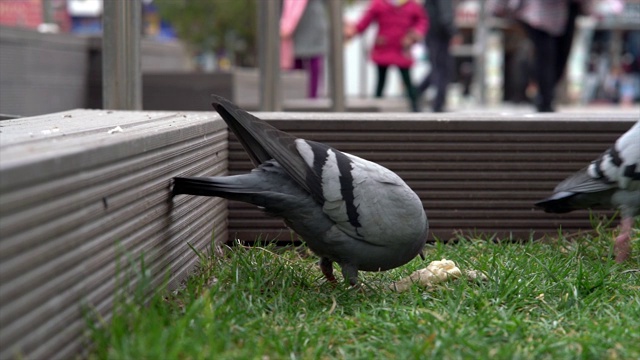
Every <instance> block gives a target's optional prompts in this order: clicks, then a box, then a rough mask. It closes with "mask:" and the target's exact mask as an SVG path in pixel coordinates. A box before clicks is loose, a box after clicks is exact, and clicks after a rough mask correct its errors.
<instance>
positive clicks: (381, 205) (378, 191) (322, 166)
mask: <svg viewBox="0 0 640 360" xmlns="http://www.w3.org/2000/svg"><path fill="white" fill-rule="evenodd" d="M212 105H213V107H214V108H215V109H216V111H218V113H219V114H220V116H222V118H223V119H224V121H225V122H226V123H227V125H228V126H229V129H231V131H233V133H234V134H235V135H236V137H237V138H238V140H239V141H240V143H241V144H242V145H243V147H244V149H245V150H246V151H247V153H248V154H249V157H250V158H251V160H252V162H253V164H254V165H255V166H256V168H255V169H253V170H252V171H251V172H250V173H248V174H242V175H234V176H220V177H176V178H174V185H173V194H174V195H177V194H191V195H200V196H218V197H223V198H226V199H230V200H237V201H243V202H247V203H250V204H254V205H256V206H258V207H260V208H262V209H263V210H264V211H265V212H267V213H269V214H272V215H275V216H278V217H281V218H283V219H284V221H285V223H286V224H287V225H288V226H289V227H290V228H291V229H292V230H294V231H295V232H296V233H298V235H300V236H301V237H302V238H303V240H304V241H305V243H306V244H307V246H308V247H309V248H310V249H311V250H312V251H313V252H314V253H315V254H317V255H318V256H319V257H320V268H321V270H322V273H323V274H324V276H325V277H326V278H327V280H329V281H331V282H335V281H336V279H335V277H334V275H333V263H334V262H335V263H338V264H339V265H340V267H341V268H342V274H343V276H344V278H345V281H347V282H348V283H349V284H351V285H356V284H357V281H358V270H363V271H382V270H388V269H392V268H395V267H398V266H401V265H404V264H406V263H407V262H409V261H410V260H411V259H413V258H414V257H416V255H419V254H421V251H422V249H423V247H424V245H425V242H426V237H427V231H428V223H427V216H426V214H425V212H424V209H423V207H422V202H421V201H420V198H419V197H418V195H417V194H416V193H415V192H413V190H411V188H409V186H407V184H406V183H405V182H404V181H403V180H402V179H401V178H400V177H399V176H398V175H396V174H395V173H394V172H392V171H390V170H388V169H386V168H384V167H382V166H380V165H378V164H376V163H373V162H371V161H367V160H364V159H361V158H359V157H357V156H353V155H350V154H347V153H343V152H341V151H338V150H336V149H334V148H332V147H330V146H328V145H325V144H322V143H318V142H314V141H308V140H304V139H299V138H296V137H294V136H292V135H290V134H288V133H285V132H283V131H280V130H278V129H276V128H274V127H273V126H271V125H269V124H267V123H266V122H265V121H263V120H261V119H258V118H256V117H255V116H253V115H251V114H249V113H247V112H246V111H244V110H242V109H240V108H238V107H236V106H235V105H234V104H232V103H231V102H229V101H228V100H226V99H224V98H221V97H219V96H213V104H212Z"/></svg>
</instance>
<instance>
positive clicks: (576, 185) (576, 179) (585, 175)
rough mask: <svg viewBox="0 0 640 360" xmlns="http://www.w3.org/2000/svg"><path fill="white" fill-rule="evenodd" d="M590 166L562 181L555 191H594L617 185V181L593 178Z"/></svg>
mask: <svg viewBox="0 0 640 360" xmlns="http://www.w3.org/2000/svg"><path fill="white" fill-rule="evenodd" d="M588 169H589V167H585V168H582V169H581V170H580V171H577V172H576V173H574V174H573V175H571V176H569V177H568V178H566V179H564V180H563V181H562V182H560V183H559V184H558V185H557V186H556V187H555V189H553V192H554V193H555V194H557V193H564V192H569V193H574V194H575V193H594V192H599V191H605V190H609V189H613V188H615V187H616V184H615V183H612V182H608V181H602V180H600V179H596V178H593V177H592V176H591V175H590V174H589V171H588Z"/></svg>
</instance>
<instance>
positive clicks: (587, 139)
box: [228, 113, 640, 242]
mask: <svg viewBox="0 0 640 360" xmlns="http://www.w3.org/2000/svg"><path fill="white" fill-rule="evenodd" d="M257 115H258V116H260V117H263V118H265V119H269V121H270V123H271V124H273V125H274V126H276V127H277V128H279V129H281V130H284V131H287V132H290V133H292V134H294V135H297V136H299V137H302V138H305V139H309V140H315V141H320V142H324V143H327V144H330V145H332V146H334V147H335V148H337V149H339V150H342V151H345V152H348V153H351V154H354V155H357V156H360V157H363V158H365V159H367V160H371V161H375V162H377V163H380V164H382V165H384V166H386V167H388V168H389V169H391V170H393V171H395V172H397V173H398V174H399V175H400V176H401V177H402V178H403V179H404V180H405V181H406V182H407V183H408V184H409V186H411V187H412V188H413V189H414V190H415V191H416V192H417V193H418V195H419V196H420V198H421V199H422V200H423V203H424V208H425V209H426V212H427V217H428V219H429V225H430V235H429V239H430V240H434V239H440V240H449V239H453V238H456V236H457V235H458V234H463V235H470V234H471V235H480V236H484V237H486V238H488V237H491V236H493V235H497V237H499V238H502V239H505V238H508V239H514V240H526V239H530V238H531V237H533V238H540V237H542V236H544V235H552V236H553V235H557V234H558V229H559V228H562V230H563V231H564V232H566V233H573V232H577V231H581V230H590V229H591V228H592V227H591V223H590V220H589V212H588V211H586V210H585V211H577V212H574V213H571V214H564V215H554V214H546V213H544V212H542V211H540V210H537V209H534V206H533V203H534V202H535V201H536V200H540V199H542V198H544V197H546V196H548V195H550V194H551V191H552V190H553V188H554V187H555V186H556V185H557V183H558V182H559V181H561V180H562V179H564V178H565V177H567V176H568V175H570V174H571V173H572V172H574V171H577V170H579V169H580V168H582V167H583V166H585V165H587V164H588V163H589V162H590V161H591V160H593V159H595V158H596V157H597V156H598V155H599V154H600V153H601V152H602V151H604V150H606V149H607V148H608V147H609V146H610V145H611V144H612V142H613V141H615V139H617V137H618V136H620V135H621V134H622V133H623V132H625V131H626V130H627V129H629V128H630V127H631V125H632V124H633V123H634V122H635V121H637V120H638V119H639V118H640V116H634V115H632V114H629V115H611V114H606V115H605V114H603V113H595V114H591V115H589V114H571V113H567V114H563V113H559V114H546V115H539V114H529V115H522V114H521V115H498V114H486V113H485V114H481V115H471V114H455V113H452V114H444V115H436V114H417V115H414V114H357V115H356V114H303V113H300V114H293V113H281V114H259V113H258V114H257ZM639 141H640V140H639ZM250 168H251V164H250V162H249V160H248V157H247V156H246V154H245V152H244V150H243V149H242V147H241V146H240V144H239V143H238V142H237V141H236V140H235V138H234V137H233V136H232V135H231V136H230V145H229V171H230V173H232V174H233V173H241V172H245V171H248V170H249V169H250ZM605 214H607V215H610V214H611V212H605ZM228 230H229V235H230V236H232V237H236V238H238V239H241V240H243V241H248V242H251V241H254V240H255V239H257V238H258V237H259V238H261V239H263V240H264V239H272V240H279V241H284V242H288V241H291V239H295V237H294V236H293V235H292V234H290V232H289V231H288V230H287V229H286V228H285V227H284V225H283V223H282V221H280V220H278V219H274V218H271V217H268V216H265V215H263V214H261V212H260V211H259V210H258V209H256V208H255V207H252V206H249V205H246V204H242V203H238V202H230V203H229V228H228Z"/></svg>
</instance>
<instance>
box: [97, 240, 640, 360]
mask: <svg viewBox="0 0 640 360" xmlns="http://www.w3.org/2000/svg"><path fill="white" fill-rule="evenodd" d="M598 232H599V233H601V234H602V236H600V235H594V236H582V237H581V239H580V241H568V240H566V239H560V240H553V241H546V242H528V243H524V244H514V243H494V242H487V241H483V240H473V239H461V240H460V242H459V243H457V244H450V245H445V244H436V245H433V246H429V247H428V248H427V252H426V254H427V261H426V262H423V261H421V260H420V259H416V260H414V261H412V262H411V263H409V264H407V265H406V266H403V267H401V268H399V269H395V270H392V271H388V272H384V273H362V272H361V273H360V274H361V276H360V278H361V280H362V281H363V283H364V285H363V286H362V288H361V289H359V290H355V289H350V288H348V287H347V286H345V285H343V284H339V285H338V286H332V285H331V284H328V283H326V282H325V281H324V280H323V279H322V278H321V274H320V271H319V269H318V268H317V266H316V264H315V262H316V260H315V257H313V256H307V254H306V252H305V251H303V250H301V249H296V250H295V251H294V250H291V249H290V250H287V251H282V250H280V249H275V248H273V247H269V246H267V247H252V248H245V247H241V246H237V247H234V248H232V249H229V250H228V251H227V252H226V255H225V256H224V257H217V258H216V257H209V256H206V255H205V254H202V253H199V255H200V256H201V266H200V269H199V271H198V273H197V274H196V275H194V276H192V277H190V278H189V279H188V280H187V281H186V283H185V284H184V287H183V288H181V289H180V290H178V291H174V292H169V291H160V292H159V293H157V295H155V296H153V297H152V299H151V300H150V301H142V300H141V299H142V297H141V296H124V295H123V294H121V295H122V296H120V297H119V300H118V301H117V303H116V305H115V315H114V316H113V318H112V319H111V321H110V322H109V324H102V325H100V324H101V323H100V322H98V321H90V328H91V331H90V341H91V342H92V343H93V344H94V346H93V350H92V352H91V354H90V358H93V359H334V358H337V359H425V358H431V357H433V358H437V359H487V358H492V359H638V358H640V272H639V270H638V268H639V267H640V266H639V263H638V256H637V255H636V256H635V257H634V259H633V260H632V261H630V262H628V263H627V264H623V265H618V264H616V263H615V262H614V261H612V260H611V242H610V240H609V239H610V238H611V234H610V233H608V232H606V231H604V230H602V228H599V229H598ZM634 246H635V249H634V250H635V253H636V254H637V253H638V250H640V249H638V243H637V241H636V243H635V244H634ZM441 258H447V259H451V260H453V261H455V262H456V264H457V265H458V266H459V267H460V268H461V269H462V270H468V269H476V270H481V271H482V272H484V273H485V274H486V275H487V276H488V280H487V281H484V282H476V281H470V280H465V279H458V280H455V281H450V282H447V283H444V284H441V285H437V286H435V287H433V288H430V289H424V288H419V287H414V288H412V289H411V290H410V291H407V292H405V293H400V294H399V293H393V292H390V291H388V290H387V286H388V285H389V284H390V283H391V282H393V281H396V280H398V279H400V278H402V277H404V276H407V275H409V274H410V273H411V272H412V271H413V270H416V269H419V268H423V267H426V265H427V264H428V263H429V262H430V261H432V260H439V259H441ZM340 279H341V277H340Z"/></svg>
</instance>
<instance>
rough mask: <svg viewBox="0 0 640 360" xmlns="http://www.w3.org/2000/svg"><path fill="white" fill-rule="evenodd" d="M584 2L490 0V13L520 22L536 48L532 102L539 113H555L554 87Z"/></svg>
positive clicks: (559, 77)
mask: <svg viewBox="0 0 640 360" xmlns="http://www.w3.org/2000/svg"><path fill="white" fill-rule="evenodd" d="M586 3H587V0H492V1H490V2H489V3H487V8H488V10H489V12H491V13H492V14H494V15H496V16H500V17H511V18H514V19H516V20H518V21H520V22H521V23H522V24H523V26H524V28H525V30H526V31H527V35H528V37H529V39H531V42H532V43H533V46H534V49H535V59H534V79H535V80H536V83H537V84H538V96H537V98H536V100H535V104H536V109H537V110H538V111H539V112H552V111H554V104H553V102H554V97H555V88H556V86H557V85H558V83H559V82H560V79H562V76H563V74H564V70H565V67H566V65H567V60H568V59H569V52H570V51H571V43H572V41H573V33H574V30H575V20H576V17H577V16H578V14H579V13H580V12H581V7H582V6H583V5H587V4H586Z"/></svg>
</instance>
